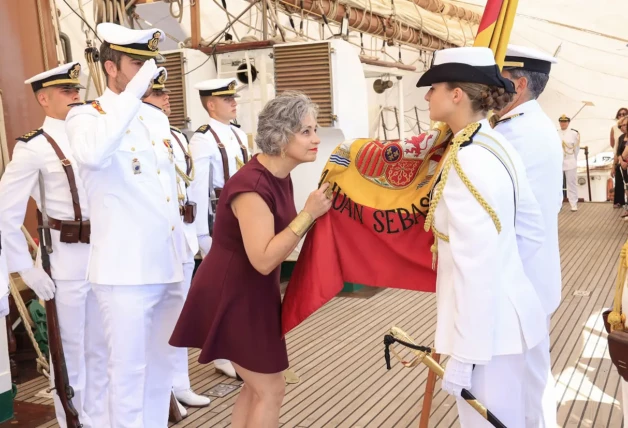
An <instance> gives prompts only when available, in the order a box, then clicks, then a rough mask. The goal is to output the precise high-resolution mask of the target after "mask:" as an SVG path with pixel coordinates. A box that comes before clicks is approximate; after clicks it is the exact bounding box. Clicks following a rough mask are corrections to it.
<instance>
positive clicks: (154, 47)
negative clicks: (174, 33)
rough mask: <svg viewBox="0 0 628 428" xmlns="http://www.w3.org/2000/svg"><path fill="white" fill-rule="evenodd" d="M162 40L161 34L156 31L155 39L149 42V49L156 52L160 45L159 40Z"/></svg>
mask: <svg viewBox="0 0 628 428" xmlns="http://www.w3.org/2000/svg"><path fill="white" fill-rule="evenodd" d="M160 38H161V32H160V31H155V33H154V34H153V38H152V39H150V40H149V41H148V49H150V50H151V51H153V52H155V51H156V50H157V46H158V45H159V39H160Z"/></svg>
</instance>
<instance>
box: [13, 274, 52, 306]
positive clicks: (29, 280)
mask: <svg viewBox="0 0 628 428" xmlns="http://www.w3.org/2000/svg"><path fill="white" fill-rule="evenodd" d="M20 276H21V277H22V281H24V283H25V284H26V285H28V288H30V289H31V290H33V291H34V292H35V294H37V297H39V298H40V299H42V300H50V299H52V298H53V297H55V283H54V282H52V279H50V277H49V276H48V274H47V273H46V271H44V270H43V269H42V268H40V267H32V268H29V269H26V270H23V271H21V272H20Z"/></svg>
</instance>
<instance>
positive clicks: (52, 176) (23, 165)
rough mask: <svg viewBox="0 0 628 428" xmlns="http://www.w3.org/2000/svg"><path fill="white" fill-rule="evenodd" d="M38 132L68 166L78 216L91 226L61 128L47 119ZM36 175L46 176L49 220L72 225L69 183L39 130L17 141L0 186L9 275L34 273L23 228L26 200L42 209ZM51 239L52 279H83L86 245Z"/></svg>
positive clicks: (62, 124) (0, 222)
mask: <svg viewBox="0 0 628 428" xmlns="http://www.w3.org/2000/svg"><path fill="white" fill-rule="evenodd" d="M41 129H42V130H43V131H45V132H46V133H47V134H48V135H50V137H51V138H52V139H53V140H54V141H55V142H56V143H57V145H58V146H59V148H60V149H61V151H62V152H63V154H64V155H65V157H66V158H67V159H68V160H69V161H70V163H71V165H72V169H73V171H74V177H75V181H76V187H77V190H78V197H79V202H80V204H81V216H82V219H83V220H89V211H88V208H87V206H88V201H87V195H86V193H85V188H84V187H83V183H82V181H81V177H80V176H79V168H78V165H77V163H76V161H75V158H74V156H73V155H72V150H71V149H70V144H69V142H68V137H67V135H66V132H65V122H64V121H62V120H58V119H53V118H51V117H46V119H45V120H44V124H43V126H42V128H41ZM39 171H41V172H42V174H43V176H44V188H45V192H46V211H47V213H48V216H49V217H51V218H54V219H57V220H74V209H73V206H72V195H71V193H70V185H69V184H68V177H67V175H66V174H65V171H64V170H63V166H62V165H61V160H60V159H59V157H58V156H57V155H56V153H55V152H54V149H53V148H52V146H51V145H50V143H49V142H48V140H46V137H44V135H43V134H42V133H41V131H40V130H37V131H36V132H35V133H29V134H26V135H25V136H23V137H20V138H19V139H18V143H17V144H16V145H15V148H14V149H13V158H12V159H11V162H9V164H8V165H7V168H6V171H5V172H4V174H3V176H2V179H1V180H0V230H1V231H2V241H3V246H2V251H3V252H4V253H5V254H6V260H7V266H8V269H9V272H20V271H23V270H25V269H28V268H31V267H33V260H32V258H31V255H30V253H29V251H28V244H27V243H26V238H24V234H23V233H22V230H21V226H22V224H23V223H24V216H25V214H26V206H27V204H28V199H29V197H31V196H32V197H33V199H34V200H35V202H36V203H37V208H39V209H41V198H40V195H39ZM50 235H51V238H52V250H53V252H52V254H50V264H51V274H52V277H53V278H54V279H57V280H84V279H86V276H87V264H88V260H89V247H90V246H89V244H82V243H75V244H66V243H62V242H60V241H59V236H60V232H59V231H58V230H54V229H52V230H51V231H50Z"/></svg>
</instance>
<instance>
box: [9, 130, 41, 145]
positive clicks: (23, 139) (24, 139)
mask: <svg viewBox="0 0 628 428" xmlns="http://www.w3.org/2000/svg"><path fill="white" fill-rule="evenodd" d="M43 133H44V130H43V129H41V128H39V129H35V130H34V131H31V132H27V133H26V134H24V135H22V136H21V137H17V138H16V140H18V141H21V142H23V143H28V142H29V141H30V140H32V139H33V138H35V137H36V136H38V135H41V134H43Z"/></svg>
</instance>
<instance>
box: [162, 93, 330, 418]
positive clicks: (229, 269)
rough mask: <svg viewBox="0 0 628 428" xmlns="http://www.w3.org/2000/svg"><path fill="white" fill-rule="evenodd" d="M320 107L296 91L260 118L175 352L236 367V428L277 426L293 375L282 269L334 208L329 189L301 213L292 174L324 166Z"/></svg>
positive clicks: (229, 190)
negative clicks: (319, 158)
mask: <svg viewBox="0 0 628 428" xmlns="http://www.w3.org/2000/svg"><path fill="white" fill-rule="evenodd" d="M317 113H318V109H317V106H316V104H313V103H312V102H311V100H310V99H309V98H308V97H307V96H305V95H303V94H301V93H298V92H289V93H284V94H282V95H280V96H279V97H277V98H275V99H274V100H272V101H270V102H269V103H268V104H267V105H266V106H265V107H264V109H263V110H262V112H261V113H260V115H259V121H258V125H257V136H256V137H255V142H256V143H257V145H258V147H259V148H260V149H261V151H262V153H261V154H259V155H257V156H255V157H253V158H252V159H251V160H250V161H249V162H248V163H247V164H246V165H244V166H243V167H242V168H241V169H240V170H239V171H238V172H237V173H236V174H234V176H233V177H231V178H230V179H229V181H228V182H227V184H226V185H225V187H224V189H223V191H222V193H221V195H220V200H219V202H218V208H217V212H216V224H215V225H214V236H213V242H212V247H211V250H210V251H209V254H208V255H207V256H206V257H205V259H204V260H203V262H202V263H201V266H200V267H199V269H198V271H197V273H196V275H195V277H194V281H193V283H192V287H191V289H190V293H189V295H188V298H187V300H186V302H185V306H184V308H183V312H182V313H181V316H180V317H179V321H178V322H177V325H176V327H175V330H174V333H173V334H172V338H171V339H170V344H171V345H173V346H177V347H190V348H192V347H193V348H201V354H200V357H199V362H200V363H208V362H210V361H213V360H215V359H218V358H223V359H227V360H230V361H231V362H232V363H233V365H234V367H235V369H236V372H237V373H238V375H239V376H240V377H241V378H242V379H243V380H244V386H243V387H242V389H241V391H240V395H239V397H238V399H237V401H236V404H235V407H234V409H233V415H232V420H231V424H232V426H233V427H235V428H241V427H256V428H267V427H268V428H275V427H277V426H278V425H279V411H280V408H281V402H282V401H283V396H284V389H285V382H284V377H283V375H282V372H283V371H284V370H285V369H287V368H288V354H287V351H286V343H285V340H284V339H283V338H282V336H281V292H280V289H279V273H280V265H281V262H283V261H284V260H285V259H286V257H288V255H289V254H290V253H292V251H293V250H294V248H295V247H296V246H297V243H298V242H299V241H300V240H301V238H302V237H303V235H304V234H305V232H306V231H307V229H308V228H309V226H311V224H312V223H313V222H314V221H315V220H316V218H318V217H320V216H322V215H323V214H325V213H326V212H327V211H328V210H329V208H330V207H331V200H330V199H329V197H328V195H326V192H325V191H326V190H327V189H328V184H324V185H323V186H321V187H320V188H319V189H318V190H315V191H314V192H312V193H311V194H310V196H309V198H308V200H307V202H306V203H305V207H304V208H303V211H301V212H300V213H299V214H298V215H297V212H296V209H295V207H294V199H293V190H292V181H291V179H290V172H291V171H292V170H293V169H294V168H295V167H297V166H298V165H299V164H301V163H304V162H312V161H314V160H315V159H316V154H317V151H318V145H319V144H320V140H319V138H318V136H317V135H316V117H317Z"/></svg>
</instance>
